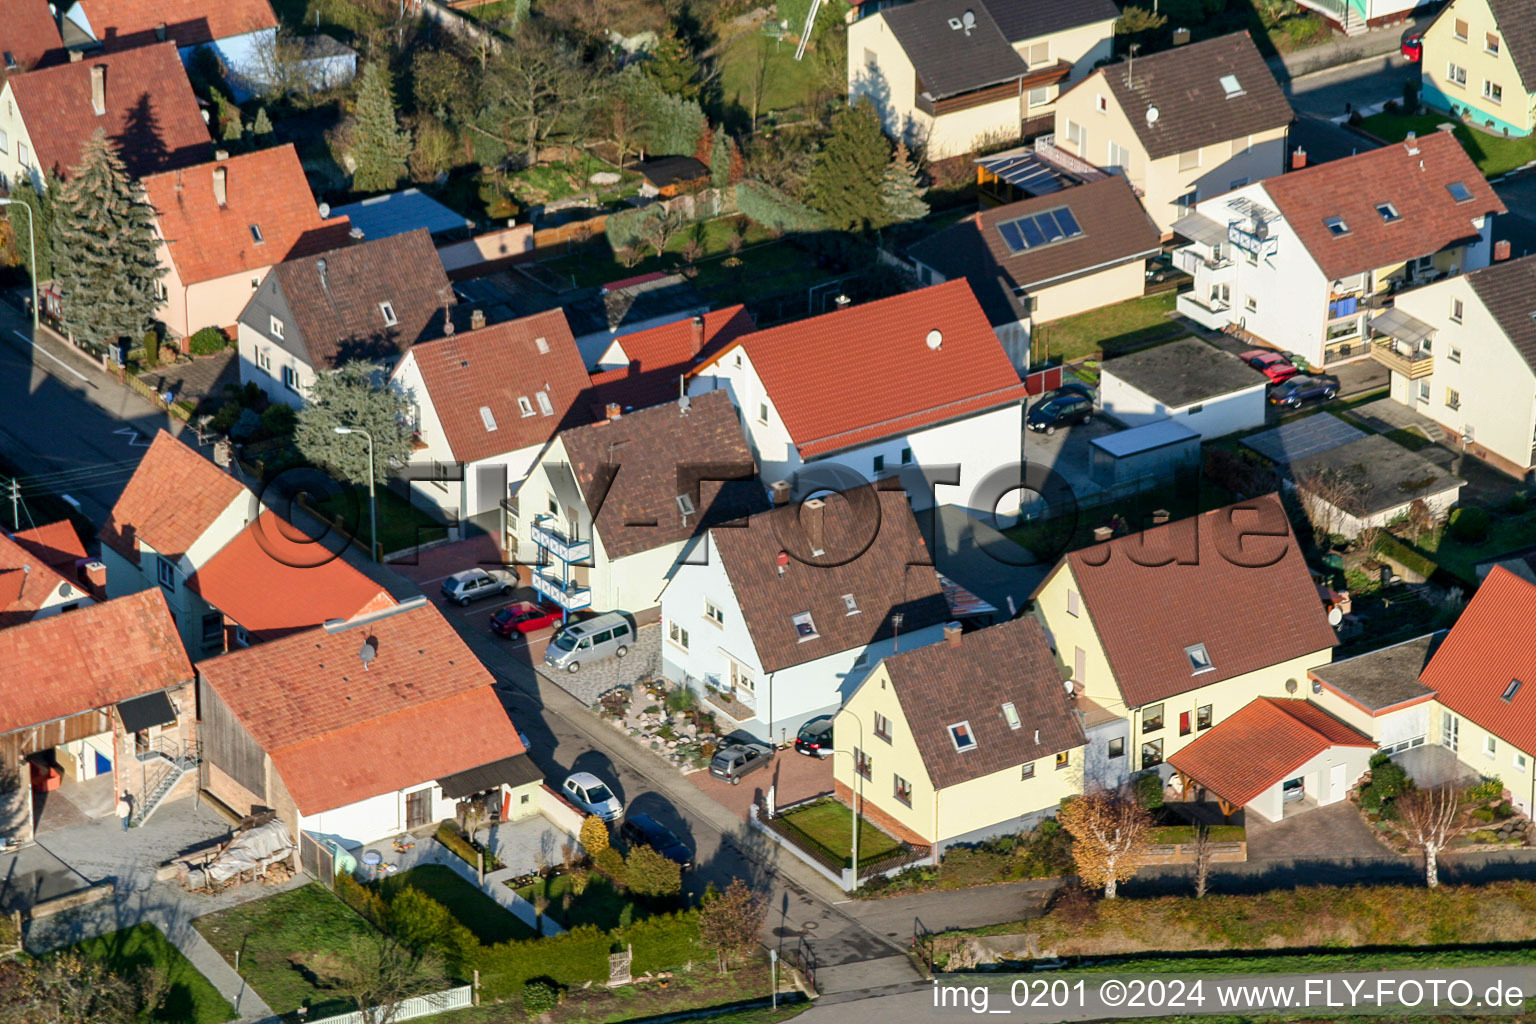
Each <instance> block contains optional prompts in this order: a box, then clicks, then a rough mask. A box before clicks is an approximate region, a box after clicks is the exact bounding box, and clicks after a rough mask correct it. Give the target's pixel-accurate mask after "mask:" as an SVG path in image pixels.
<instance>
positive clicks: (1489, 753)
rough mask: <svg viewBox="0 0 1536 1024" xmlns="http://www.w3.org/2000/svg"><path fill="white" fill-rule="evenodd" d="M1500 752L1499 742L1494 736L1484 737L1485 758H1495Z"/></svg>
mask: <svg viewBox="0 0 1536 1024" xmlns="http://www.w3.org/2000/svg"><path fill="white" fill-rule="evenodd" d="M1498 752H1499V742H1498V740H1496V739H1494V738H1493V737H1492V736H1484V737H1483V756H1484V757H1494V756H1496V755H1497V754H1498Z"/></svg>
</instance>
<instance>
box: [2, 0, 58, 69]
mask: <svg viewBox="0 0 1536 1024" xmlns="http://www.w3.org/2000/svg"><path fill="white" fill-rule="evenodd" d="M48 6H49V5H48V0H11V2H10V3H8V4H6V5H5V24H4V25H0V50H4V51H5V52H6V53H8V54H10V55H11V57H12V59H14V60H15V61H16V66H17V67H18V68H20V69H21V70H23V71H30V70H31V69H32V68H37V67H43V66H45V65H48V64H57V63H59V62H60V61H62V60H64V42H63V40H62V39H60V38H59V26H58V23H57V22H56V21H54V20H53V13H52V12H51V11H50V10H49V9H48Z"/></svg>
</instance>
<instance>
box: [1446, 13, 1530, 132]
mask: <svg viewBox="0 0 1536 1024" xmlns="http://www.w3.org/2000/svg"><path fill="white" fill-rule="evenodd" d="M1422 38H1423V45H1424V52H1423V57H1422V58H1421V59H1420V61H1419V74H1420V84H1419V98H1420V99H1421V100H1422V101H1423V102H1424V103H1425V104H1426V105H1428V106H1431V107H1435V108H1437V109H1439V110H1445V111H1449V112H1450V113H1451V115H1452V116H1454V117H1459V118H1461V119H1463V120H1465V121H1467V122H1469V123H1470V124H1472V125H1475V126H1476V127H1478V128H1484V129H1486V130H1488V131H1490V132H1493V133H1494V134H1496V135H1529V134H1530V133H1531V130H1532V129H1533V128H1536V22H1533V20H1532V18H1531V10H1530V6H1529V5H1528V4H1525V3H1522V2H1521V0H1451V2H1450V3H1448V4H1446V5H1445V6H1444V7H1442V8H1441V9H1440V13H1439V14H1438V15H1436V17H1435V20H1434V21H1432V22H1430V23H1429V27H1428V28H1426V29H1425V30H1424V32H1423V36H1422ZM1475 134H1476V133H1475V132H1474V135H1475Z"/></svg>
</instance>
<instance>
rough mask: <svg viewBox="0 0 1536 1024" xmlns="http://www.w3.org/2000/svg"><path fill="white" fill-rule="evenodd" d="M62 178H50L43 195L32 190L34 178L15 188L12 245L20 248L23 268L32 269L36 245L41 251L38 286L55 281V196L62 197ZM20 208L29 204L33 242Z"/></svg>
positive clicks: (39, 255) (24, 178)
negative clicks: (32, 255) (32, 253)
mask: <svg viewBox="0 0 1536 1024" xmlns="http://www.w3.org/2000/svg"><path fill="white" fill-rule="evenodd" d="M58 187H59V179H58V178H57V177H55V176H53V175H49V177H48V190H47V191H45V192H41V193H39V192H38V191H37V189H35V188H33V187H32V179H31V177H29V176H25V175H23V176H22V179H21V182H20V183H19V184H18V185H17V186H16V187H15V188H13V189H11V198H12V199H13V200H15V202H14V203H13V204H12V205H11V207H10V209H8V210H7V211H6V215H7V217H8V218H9V219H10V222H11V238H12V240H13V241H12V244H13V245H14V246H15V248H16V255H17V256H19V257H20V259H21V263H22V265H23V266H25V267H28V268H29V269H30V268H31V262H32V257H31V251H32V248H33V246H35V247H36V250H37V283H38V284H42V283H43V282H44V281H49V280H52V279H53V197H54V196H55V195H57V194H58V191H57V190H58ZM19 205H25V206H26V208H27V209H28V210H29V211H31V214H30V215H31V225H30V226H31V229H32V238H31V242H30V243H29V242H28V239H27V228H28V221H27V218H28V214H26V213H22V212H21V211H20V210H18V209H16V207H17V206H19Z"/></svg>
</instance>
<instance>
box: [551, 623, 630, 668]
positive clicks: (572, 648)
mask: <svg viewBox="0 0 1536 1024" xmlns="http://www.w3.org/2000/svg"><path fill="white" fill-rule="evenodd" d="M634 642H635V628H634V627H633V626H631V625H630V624H629V619H628V617H627V616H625V615H624V614H623V613H622V612H604V613H603V614H601V615H594V616H593V617H592V618H590V619H587V620H586V621H584V622H573V623H570V624H568V625H567V626H566V627H565V628H564V629H562V630H561V631H560V632H558V633H556V634H555V638H554V639H553V640H551V641H550V642H549V646H548V647H546V648H545V649H544V664H546V665H548V666H550V667H551V668H563V669H565V670H566V671H567V672H579V671H581V666H583V665H587V664H590V663H592V662H594V661H602V660H603V659H605V658H622V657H624V655H626V654H628V653H629V645H630V644H632V643H634Z"/></svg>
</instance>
